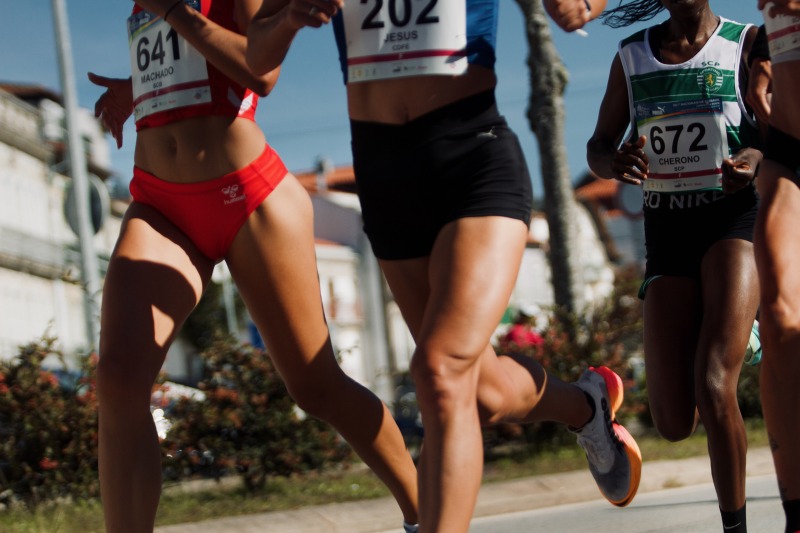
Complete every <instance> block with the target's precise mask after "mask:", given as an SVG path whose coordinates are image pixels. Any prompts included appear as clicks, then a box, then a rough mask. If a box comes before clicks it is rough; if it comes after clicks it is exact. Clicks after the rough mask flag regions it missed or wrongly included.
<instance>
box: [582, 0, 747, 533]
mask: <svg viewBox="0 0 800 533" xmlns="http://www.w3.org/2000/svg"><path fill="white" fill-rule="evenodd" d="M664 9H666V10H667V11H668V12H669V15H670V17H669V18H668V19H667V20H666V21H664V22H662V23H661V24H658V25H655V26H652V27H650V28H648V29H645V30H642V31H639V32H637V33H635V34H633V35H632V36H630V37H628V38H627V39H625V40H623V41H622V42H620V44H619V50H618V53H617V55H616V57H615V58H614V60H613V63H612V65H611V73H610V76H609V80H608V86H607V88H606V93H605V96H604V98H603V101H602V104H601V108H600V112H599V116H598V118H597V125H596V127H595V131H594V134H593V135H592V138H591V139H590V140H589V142H588V146H587V149H588V161H589V166H590V168H591V169H592V171H593V172H594V173H595V174H596V175H598V176H600V177H601V178H606V179H617V180H619V181H621V182H623V183H627V184H634V185H640V186H642V187H643V188H644V206H643V209H644V227H645V246H646V252H647V256H646V257H647V261H646V267H645V280H644V283H643V284H642V288H641V291H640V297H641V298H643V299H644V352H645V353H644V355H645V369H646V378H647V393H648V398H649V402H650V411H651V413H652V416H653V421H654V422H655V425H656V428H657V429H658V431H659V433H661V435H662V436H664V437H665V438H666V439H668V440H670V441H679V440H683V439H685V438H687V437H688V436H690V435H691V434H692V433H693V432H694V430H695V427H696V425H697V417H698V415H699V419H700V420H702V422H703V425H704V427H705V429H706V431H707V435H708V449H709V456H710V459H711V472H712V477H713V480H714V486H715V488H716V491H717V499H718V500H719V506H720V512H721V515H722V522H723V526H724V528H725V531H733V532H744V531H746V530H747V523H746V511H745V474H746V471H745V461H746V452H747V438H746V434H745V426H744V421H743V419H742V415H741V412H740V411H739V406H738V401H737V396H736V391H737V384H738V380H739V373H740V371H741V367H742V362H743V360H744V354H745V350H746V346H747V345H748V341H749V339H750V336H751V333H752V327H753V324H754V319H755V316H756V312H757V309H758V280H757V276H756V267H755V258H754V255H753V244H752V241H753V226H754V224H755V219H756V213H757V210H758V195H757V193H756V191H755V187H754V185H753V180H754V178H755V175H756V168H757V167H758V164H759V162H760V160H761V152H760V151H759V150H757V149H755V148H753V147H752V146H757V145H758V144H759V138H758V133H757V128H756V124H755V121H754V119H753V118H751V117H750V116H749V114H748V111H747V109H746V106H745V104H744V89H743V88H744V87H746V61H745V60H746V58H747V55H748V53H749V50H750V48H751V46H752V43H753V41H754V40H755V36H756V32H757V29H756V28H755V27H753V26H752V25H747V24H739V23H736V22H733V21H730V20H727V19H725V18H722V17H718V16H717V15H715V14H714V13H713V11H712V10H711V7H710V6H709V4H708V0H685V1H670V0H663V1H661V0H636V1H629V2H622V3H620V5H619V6H618V7H617V8H615V9H611V10H609V11H607V12H606V13H604V15H603V18H604V19H605V22H606V23H607V24H608V25H610V26H613V27H621V26H627V25H629V24H632V23H634V22H640V21H643V20H648V19H649V18H652V17H653V16H655V15H657V14H658V13H660V12H661V11H662V10H664ZM629 128H630V130H629ZM628 130H629V131H630V133H629V135H630V136H629V141H627V142H622V143H621V144H620V141H621V140H622V138H623V136H624V135H625V133H626V131H628Z"/></svg>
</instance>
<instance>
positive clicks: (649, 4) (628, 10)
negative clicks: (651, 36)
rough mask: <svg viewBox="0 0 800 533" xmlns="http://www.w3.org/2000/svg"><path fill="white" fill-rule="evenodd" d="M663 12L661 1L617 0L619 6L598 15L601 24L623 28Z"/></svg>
mask: <svg viewBox="0 0 800 533" xmlns="http://www.w3.org/2000/svg"><path fill="white" fill-rule="evenodd" d="M663 10H664V4H662V3H661V0H630V1H629V2H627V3H625V0H619V5H618V6H617V7H615V8H613V9H606V10H605V11H603V13H601V14H600V17H599V18H601V19H603V24H605V25H606V26H610V27H612V28H623V27H625V26H630V25H631V24H635V23H637V22H643V21H645V20H650V19H651V18H653V17H655V16H656V15H658V14H659V13H661V12H662V11H663Z"/></svg>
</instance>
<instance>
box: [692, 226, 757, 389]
mask: <svg viewBox="0 0 800 533" xmlns="http://www.w3.org/2000/svg"><path fill="white" fill-rule="evenodd" d="M702 294H703V325H702V330H701V335H700V349H699V350H698V357H699V358H701V360H700V361H698V364H699V365H700V367H699V368H698V371H701V369H708V370H711V371H723V372H734V371H735V374H731V375H732V376H733V375H735V376H738V369H739V367H740V366H741V364H742V355H743V353H744V350H743V347H744V346H746V345H747V339H748V338H749V337H750V329H751V327H752V325H753V320H754V319H755V316H756V311H757V309H758V297H759V292H758V275H757V273H756V265H755V256H754V253H753V244H752V243H751V242H749V241H745V240H743V239H723V240H721V241H718V242H717V243H715V244H714V245H713V246H712V247H711V248H710V249H709V251H708V253H707V254H706V256H705V258H704V259H703V265H702ZM712 354H716V356H717V357H716V358H715V359H717V360H713V361H708V360H706V361H703V360H702V358H703V357H704V356H710V355H712ZM719 356H721V357H719Z"/></svg>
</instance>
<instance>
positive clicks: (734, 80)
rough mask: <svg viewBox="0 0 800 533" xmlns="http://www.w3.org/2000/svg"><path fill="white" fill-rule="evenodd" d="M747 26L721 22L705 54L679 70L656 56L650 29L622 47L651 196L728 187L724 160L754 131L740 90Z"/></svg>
mask: <svg viewBox="0 0 800 533" xmlns="http://www.w3.org/2000/svg"><path fill="white" fill-rule="evenodd" d="M749 27H750V25H749V24H739V23H737V22H732V21H730V20H727V19H724V18H722V19H721V20H720V24H719V25H718V26H717V29H716V30H715V31H714V34H713V35H712V36H711V37H710V38H709V40H708V42H707V43H706V44H705V46H704V47H703V48H702V49H701V50H700V52H698V53H697V55H695V56H694V57H693V58H691V59H690V60H688V61H686V62H684V63H681V64H678V65H667V64H664V63H661V62H660V61H658V60H657V59H656V58H655V56H654V54H653V52H652V50H651V48H650V40H649V33H650V28H648V29H645V30H642V31H640V32H638V33H635V34H634V35H632V36H630V37H628V38H627V39H625V40H623V41H621V42H620V44H619V56H620V59H621V60H622V66H623V68H624V70H625V74H626V79H627V83H628V96H629V103H630V117H631V130H632V132H633V136H632V137H633V138H636V137H638V136H639V135H646V136H647V144H646V145H645V152H646V153H647V156H648V158H649V160H650V162H649V167H650V172H649V174H648V179H647V180H646V181H645V182H644V189H645V191H649V192H658V193H683V192H692V191H711V190H721V189H722V185H721V181H722V160H723V159H724V158H726V157H729V156H730V155H732V154H734V153H736V152H737V151H739V150H740V149H741V148H742V147H743V146H748V145H749V141H750V139H751V136H752V135H753V134H754V132H755V123H754V121H753V119H752V118H751V117H750V116H749V115H748V113H747V111H746V110H745V106H744V101H743V95H742V93H741V91H740V87H739V65H740V61H741V55H742V46H743V43H744V37H745V34H746V33H747V29H748V28H749Z"/></svg>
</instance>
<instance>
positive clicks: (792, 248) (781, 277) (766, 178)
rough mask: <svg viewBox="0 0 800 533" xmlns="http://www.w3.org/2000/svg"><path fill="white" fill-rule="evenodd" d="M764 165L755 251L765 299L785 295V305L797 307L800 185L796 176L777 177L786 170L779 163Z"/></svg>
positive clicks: (766, 300) (799, 287) (760, 186)
mask: <svg viewBox="0 0 800 533" xmlns="http://www.w3.org/2000/svg"><path fill="white" fill-rule="evenodd" d="M761 166H762V174H765V175H763V177H762V178H759V191H760V192H761V197H762V203H761V209H760V211H759V220H758V224H757V225H756V241H755V245H756V246H755V250H756V261H757V264H758V275H759V280H760V285H761V292H762V301H764V302H775V301H777V299H778V298H782V299H783V300H784V303H785V304H788V305H790V306H798V305H800V304H797V303H795V304H793V303H792V302H797V297H796V295H797V294H800V271H799V270H798V267H797V265H798V264H800V241H798V238H797V229H796V228H797V223H798V221H800V187H798V185H797V183H796V182H795V181H794V180H793V179H790V178H786V177H778V176H780V175H781V174H782V173H783V169H782V167H781V166H780V165H777V164H775V163H774V162H772V161H764V162H763V163H762V165H761ZM766 174H768V175H766Z"/></svg>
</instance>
